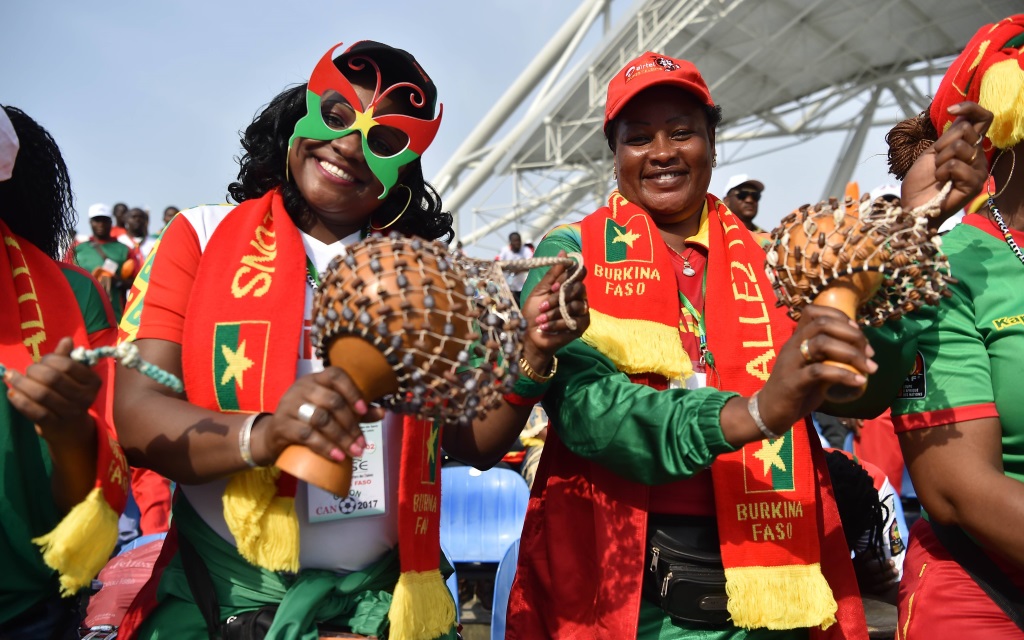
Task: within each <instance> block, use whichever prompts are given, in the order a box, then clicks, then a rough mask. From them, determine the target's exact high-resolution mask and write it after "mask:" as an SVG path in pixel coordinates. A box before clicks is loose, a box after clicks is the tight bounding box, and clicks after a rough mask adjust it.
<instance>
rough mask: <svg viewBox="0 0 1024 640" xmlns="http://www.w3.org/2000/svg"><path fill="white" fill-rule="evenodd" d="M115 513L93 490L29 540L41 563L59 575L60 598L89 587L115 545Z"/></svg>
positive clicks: (97, 488) (99, 493)
mask: <svg viewBox="0 0 1024 640" xmlns="http://www.w3.org/2000/svg"><path fill="white" fill-rule="evenodd" d="M117 519H118V514H117V512H116V511H114V509H113V508H112V507H111V506H110V505H109V504H108V503H107V501H106V499H105V498H104V497H103V489H102V488H101V487H95V488H93V490H92V491H90V492H89V495H88V496H86V498H85V500H83V501H82V502H80V503H78V504H77V505H75V506H74V508H72V509H71V511H70V512H68V515H66V516H64V519H63V520H61V521H60V523H59V524H58V525H57V526H56V527H54V529H53V531H51V532H50V533H47V534H46V535H43V536H40V537H38V538H35V539H33V540H32V542H34V543H36V544H37V545H39V546H40V547H41V548H42V553H43V562H45V563H46V566H48V567H50V568H51V569H54V570H56V571H57V573H58V574H59V575H60V592H61V595H62V596H63V597H65V598H66V597H69V596H73V595H75V594H76V593H78V592H79V591H80V590H81V589H83V588H85V587H87V586H89V584H90V583H91V582H92V579H93V578H94V577H96V574H98V573H99V572H100V569H102V568H103V565H105V564H106V563H107V559H108V558H110V554H112V553H113V552H114V547H115V546H116V545H117V534H118V527H117Z"/></svg>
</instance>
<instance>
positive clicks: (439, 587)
mask: <svg viewBox="0 0 1024 640" xmlns="http://www.w3.org/2000/svg"><path fill="white" fill-rule="evenodd" d="M388 619H389V620H390V622H391V632H390V635H389V637H391V638H395V639H396V640H434V638H439V637H441V636H443V635H446V634H447V633H449V632H450V631H451V629H452V627H454V626H455V602H454V600H452V595H451V592H449V591H448V587H447V586H446V585H445V583H444V578H443V577H442V576H441V572H440V571H438V570H436V569H431V570H428V571H404V572H402V574H401V575H400V576H399V577H398V584H397V585H395V593H394V597H393V598H392V600H391V610H390V612H389V613H388Z"/></svg>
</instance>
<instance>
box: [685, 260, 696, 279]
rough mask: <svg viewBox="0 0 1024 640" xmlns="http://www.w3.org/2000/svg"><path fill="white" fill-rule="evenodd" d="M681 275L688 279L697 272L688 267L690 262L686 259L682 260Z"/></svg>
mask: <svg viewBox="0 0 1024 640" xmlns="http://www.w3.org/2000/svg"><path fill="white" fill-rule="evenodd" d="M683 275H684V276H686V277H688V278H692V277H693V276H695V275H697V272H696V271H694V270H693V267H692V266H690V261H689V260H687V259H686V258H683Z"/></svg>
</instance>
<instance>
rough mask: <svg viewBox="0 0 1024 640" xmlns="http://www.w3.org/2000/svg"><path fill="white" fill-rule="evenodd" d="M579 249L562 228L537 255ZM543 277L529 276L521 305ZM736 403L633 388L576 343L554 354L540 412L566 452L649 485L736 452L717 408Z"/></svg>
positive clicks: (569, 229)
mask: <svg viewBox="0 0 1024 640" xmlns="http://www.w3.org/2000/svg"><path fill="white" fill-rule="evenodd" d="M580 246H581V243H580V235H579V226H578V225H564V226H561V227H556V228H555V229H553V230H552V231H551V232H550V233H549V234H548V235H547V236H546V237H545V238H544V240H543V241H542V242H541V243H540V245H538V247H537V252H536V253H535V254H534V255H535V256H536V257H546V256H554V255H558V252H559V251H560V250H565V251H566V252H570V251H579V250H580ZM545 271H546V269H534V270H532V271H530V275H529V277H528V278H527V280H526V285H525V286H524V287H523V296H524V297H525V296H527V295H529V293H530V291H532V290H533V287H535V286H536V285H537V282H539V281H540V279H541V278H542V277H543V276H544V272H545ZM735 395H737V394H735V393H728V392H723V391H719V390H717V389H712V388H704V389H697V390H692V391H691V390H686V389H671V390H667V391H658V390H656V389H652V388H651V387H648V386H646V385H642V384H635V383H633V382H632V381H630V379H629V378H628V377H627V376H626V374H624V373H621V372H620V371H619V370H618V369H616V367H615V365H614V363H612V361H611V360H609V359H608V358H607V357H605V356H604V355H603V354H601V352H599V351H597V350H596V349H594V348H593V347H590V346H588V345H586V344H585V343H584V342H583V341H582V340H576V341H574V342H572V343H570V344H569V345H566V346H565V347H563V348H562V350H561V351H559V352H558V373H557V374H556V375H555V378H554V380H553V381H552V382H551V386H550V388H549V389H548V390H547V393H546V394H545V396H544V400H543V404H544V409H545V411H547V413H548V415H549V416H551V417H552V423H553V425H554V428H555V429H556V431H557V432H558V436H559V438H561V440H562V442H564V443H565V445H566V447H568V448H569V450H570V451H572V452H573V453H575V454H576V455H579V456H582V457H584V458H587V459H589V460H593V461H595V462H597V463H599V464H601V465H603V466H605V467H607V468H608V469H611V470H612V471H614V472H615V473H617V474H619V475H621V476H623V477H625V478H628V479H630V480H633V481H636V482H642V483H644V484H649V485H653V484H664V483H667V482H672V481H674V480H680V479H682V478H688V477H690V476H692V475H694V474H696V473H698V472H700V471H703V470H704V469H706V468H707V467H708V466H709V465H710V464H711V463H712V461H714V459H715V456H717V455H719V454H722V453H727V452H730V451H735V448H734V447H732V446H731V445H730V444H729V443H728V442H726V441H725V437H724V435H723V434H722V426H721V413H722V407H723V406H724V405H725V402H726V401H727V400H728V399H729V398H732V397H733V396H735Z"/></svg>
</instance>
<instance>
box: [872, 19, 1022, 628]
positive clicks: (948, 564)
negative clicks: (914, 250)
mask: <svg viewBox="0 0 1024 640" xmlns="http://www.w3.org/2000/svg"><path fill="white" fill-rule="evenodd" d="M974 101H976V102H977V103H978V105H980V107H981V108H984V109H987V110H989V111H991V113H988V112H986V113H987V115H988V118H989V120H988V121H987V122H985V123H984V124H985V125H988V124H989V122H990V123H991V126H972V123H971V122H969V121H968V120H967V119H966V118H965V116H968V115H969V113H970V111H971V110H973V109H978V108H979V107H978V105H975V104H973V102H974ZM938 132H944V133H943V134H942V137H941V138H940V137H939V136H938ZM951 132H960V134H961V137H960V139H959V140H956V141H955V143H953V144H941V143H942V141H943V138H947V136H948V135H949V134H950V133H951ZM936 138H938V142H936V143H935V144H934V146H933V147H932V149H933V151H931V150H930V151H926V152H925V153H921V150H922V149H923V148H928V147H929V143H930V142H931V141H933V140H936ZM886 139H887V141H888V142H889V166H890V171H891V173H893V175H895V176H896V177H897V178H899V179H902V180H903V188H902V196H903V201H904V208H908V207H911V206H912V205H913V203H908V202H907V199H908V196H910V195H914V194H916V193H917V190H916V189H914V188H913V187H912V186H911V180H912V177H913V176H914V173H915V171H916V170H918V169H919V168H921V167H922V166H923V167H927V164H928V163H932V164H937V163H939V162H941V161H942V160H944V159H946V158H948V157H950V156H951V155H953V154H956V153H959V154H963V155H964V156H966V157H967V158H969V159H965V160H964V161H963V162H960V163H958V164H955V165H954V167H953V170H952V171H947V172H946V173H944V174H942V175H941V179H940V180H937V182H938V184H943V183H944V182H945V181H946V180H947V179H954V180H955V179H957V178H958V177H960V176H972V177H973V179H974V180H975V184H976V185H977V187H978V188H979V189H983V191H982V194H983V195H984V196H985V198H984V200H983V202H982V203H981V204H980V207H979V208H978V209H977V210H976V213H969V214H967V215H965V216H963V218H962V220H961V221H960V223H959V224H957V225H955V226H954V227H953V228H952V229H950V230H949V231H948V233H946V234H945V235H944V236H943V237H942V251H943V253H945V254H946V256H947V257H948V258H949V265H950V270H951V272H952V275H953V276H954V277H955V278H956V280H955V281H954V282H951V283H950V286H949V290H950V293H952V295H951V296H950V297H948V298H943V299H942V301H941V302H940V303H939V305H938V307H937V309H936V308H933V307H929V308H927V309H928V310H931V312H930V313H927V314H925V313H921V312H918V313H917V314H912V315H910V316H907V317H905V318H904V319H903V320H901V321H900V322H899V323H896V324H893V325H892V326H891V328H890V329H889V330H890V331H892V332H894V333H895V332H905V331H906V329H905V327H904V326H902V325H908V324H909V325H910V326H913V325H914V324H915V323H916V324H917V325H918V326H921V327H923V329H922V330H921V331H920V333H919V335H918V336H917V339H916V342H914V343H911V347H912V348H913V353H914V355H915V356H916V357H915V360H916V363H915V367H914V371H913V373H912V374H911V375H910V376H909V377H907V379H906V380H904V381H900V382H901V384H899V385H898V387H899V389H900V394H899V397H898V398H897V399H896V401H895V402H894V403H893V405H892V417H893V423H894V425H895V428H896V432H897V435H898V436H899V439H900V446H901V448H902V450H903V455H904V458H905V459H906V461H907V468H908V470H909V471H910V477H911V479H912V481H913V483H914V489H915V490H916V491H917V496H918V499H919V500H920V501H921V509H922V515H923V516H925V517H922V518H921V519H920V520H918V521H917V522H916V523H915V524H914V525H913V527H912V528H911V530H910V543H909V548H908V550H907V558H906V561H905V563H904V567H905V572H904V578H903V581H902V582H901V584H900V590H899V605H898V606H899V615H900V628H901V629H902V630H903V632H902V634H901V635H900V638H909V639H914V638H1022V637H1024V614H1022V602H1024V600H1022V595H1021V594H1022V590H1024V544H1022V543H1021V540H1022V538H1021V531H1024V402H1021V397H1020V396H1021V380H1022V379H1024V360H1022V358H1021V356H1022V354H1024V325H1022V324H1021V317H1022V316H1021V314H1022V313H1024V288H1022V287H1021V283H1022V282H1024V253H1022V249H1021V247H1024V173H1022V171H1024V168H1022V169H1017V168H1016V152H1017V151H1021V152H1022V154H1024V14H1017V15H1013V16H1009V17H1007V18H1004V19H1003V20H1000V21H999V22H996V23H994V24H987V25H984V26H982V27H981V28H980V29H978V31H977V32H976V33H975V35H974V36H973V37H972V38H971V40H970V41H969V42H968V43H967V46H966V47H965V48H964V50H963V52H962V53H961V54H960V55H959V57H958V58H957V59H956V60H954V61H953V63H952V64H951V65H950V67H949V70H948V71H947V72H946V75H945V76H944V77H943V79H942V81H941V82H940V83H939V86H938V88H937V89H936V91H935V97H934V98H933V99H932V103H931V105H930V107H929V108H928V109H927V110H925V111H923V112H922V113H921V114H919V115H918V116H916V117H913V118H910V119H908V120H905V121H903V122H901V123H899V124H897V125H896V126H895V127H893V129H892V130H891V131H890V132H889V134H888V136H887V138H886ZM1022 159H1024V155H1022ZM915 160H916V162H917V164H915V165H913V167H911V163H912V162H915ZM935 173H936V175H939V171H938V170H936V172H935ZM983 184H985V187H983V188H982V185H983ZM930 197H931V194H925V196H924V199H925V200H927V199H928V198H930ZM961 206H962V205H961ZM967 206H968V209H969V210H970V209H971V208H973V207H977V206H978V203H977V201H974V202H969V203H968V204H967ZM943 217H945V216H943ZM930 222H931V224H933V225H935V224H938V223H941V222H943V218H942V217H940V218H939V219H937V220H932V221H930ZM939 228H942V227H941V224H940V225H939ZM982 583H985V586H983V585H982ZM952 598H955V599H956V600H955V601H956V606H949V605H950V602H951V599H952Z"/></svg>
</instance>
